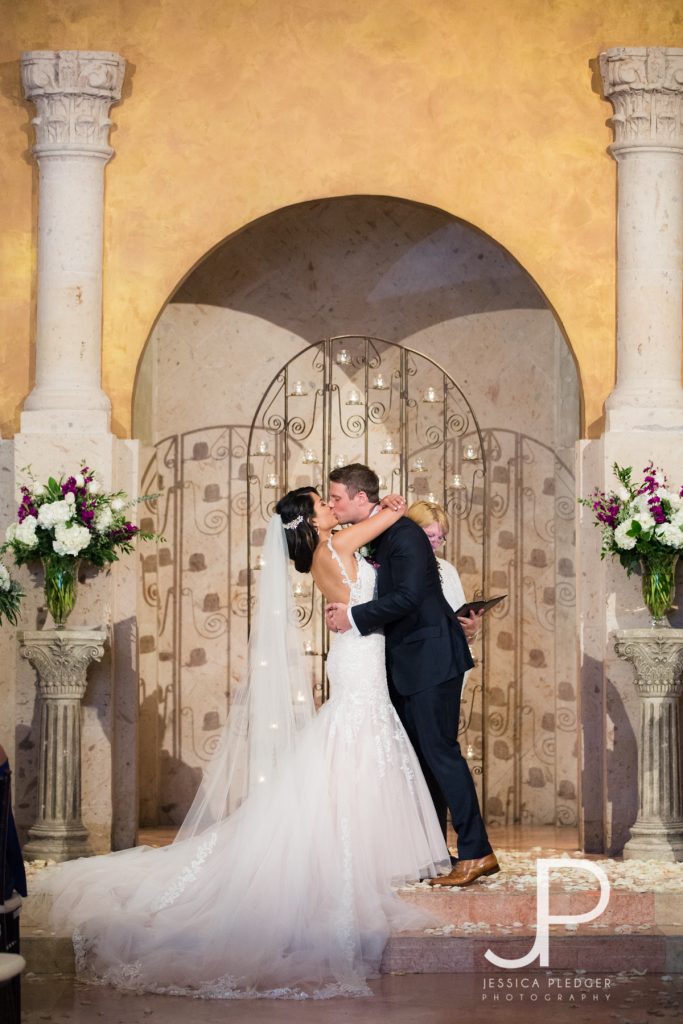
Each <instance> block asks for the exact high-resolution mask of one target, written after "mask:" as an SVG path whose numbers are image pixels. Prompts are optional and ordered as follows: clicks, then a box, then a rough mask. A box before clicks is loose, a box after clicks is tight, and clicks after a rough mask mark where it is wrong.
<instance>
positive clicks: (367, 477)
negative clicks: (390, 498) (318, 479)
mask: <svg viewBox="0 0 683 1024" xmlns="http://www.w3.org/2000/svg"><path fill="white" fill-rule="evenodd" d="M330 481H331V483H334V484H343V485H344V487H345V488H346V490H347V491H348V492H349V497H350V498H355V496H356V495H357V494H358V492H359V491H365V493H366V494H367V496H368V501H369V502H371V504H373V505H375V504H377V502H378V501H379V477H378V476H377V474H376V473H375V471H374V470H372V469H370V467H369V466H364V465H363V464H362V463H361V462H352V463H351V465H350V466H337V467H336V468H335V469H333V470H332V472H331V473H330Z"/></svg>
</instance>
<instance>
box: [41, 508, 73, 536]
mask: <svg viewBox="0 0 683 1024" xmlns="http://www.w3.org/2000/svg"><path fill="white" fill-rule="evenodd" d="M73 514H74V507H73V505H70V504H69V503H68V501H49V502H46V503H45V504H44V505H41V506H40V508H39V509H38V523H39V524H40V526H44V527H45V528H46V529H48V530H49V529H51V528H52V527H53V526H58V525H59V524H62V523H67V522H68V521H69V519H71V517H72V516H73Z"/></svg>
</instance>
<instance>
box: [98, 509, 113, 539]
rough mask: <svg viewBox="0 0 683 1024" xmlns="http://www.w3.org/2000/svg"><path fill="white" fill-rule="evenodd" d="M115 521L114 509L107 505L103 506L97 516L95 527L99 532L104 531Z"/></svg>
mask: <svg viewBox="0 0 683 1024" xmlns="http://www.w3.org/2000/svg"><path fill="white" fill-rule="evenodd" d="M113 522H114V516H113V515H112V511H111V509H110V508H109V507H108V506H107V505H105V506H104V508H101V509H100V510H99V512H98V513H97V515H96V516H95V529H96V530H97V532H98V533H104V532H105V531H106V530H108V529H109V527H110V526H111V524H112V523H113Z"/></svg>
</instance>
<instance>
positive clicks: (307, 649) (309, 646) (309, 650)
mask: <svg viewBox="0 0 683 1024" xmlns="http://www.w3.org/2000/svg"><path fill="white" fill-rule="evenodd" d="M314 653H315V652H314V650H313V643H312V641H311V640H304V654H314Z"/></svg>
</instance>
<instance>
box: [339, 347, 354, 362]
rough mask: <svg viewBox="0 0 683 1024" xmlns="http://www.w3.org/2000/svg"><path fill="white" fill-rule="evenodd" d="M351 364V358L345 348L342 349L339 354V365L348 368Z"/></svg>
mask: <svg viewBox="0 0 683 1024" xmlns="http://www.w3.org/2000/svg"><path fill="white" fill-rule="evenodd" d="M350 362H351V356H350V355H349V353H348V352H347V350H346V349H345V348H342V349H340V350H339V352H337V364H338V365H339V366H348V365H349V363H350Z"/></svg>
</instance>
